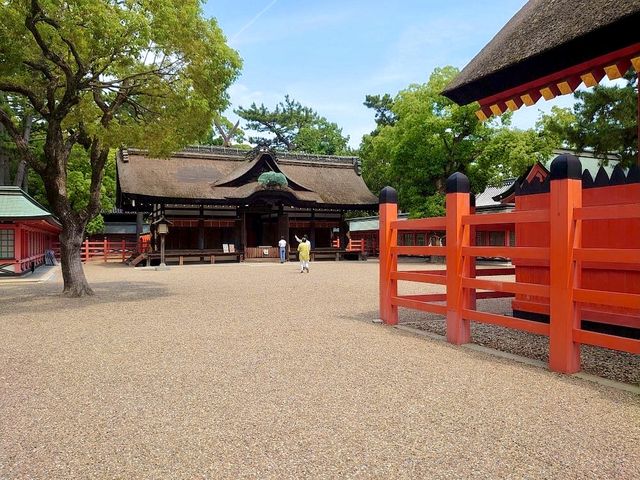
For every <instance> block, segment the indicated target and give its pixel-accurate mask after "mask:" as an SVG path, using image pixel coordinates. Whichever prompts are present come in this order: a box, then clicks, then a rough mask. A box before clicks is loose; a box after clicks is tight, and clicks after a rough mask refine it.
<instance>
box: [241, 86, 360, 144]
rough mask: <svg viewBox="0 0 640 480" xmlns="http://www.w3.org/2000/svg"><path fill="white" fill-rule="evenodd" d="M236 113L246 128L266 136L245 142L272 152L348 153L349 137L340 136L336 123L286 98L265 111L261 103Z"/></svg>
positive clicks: (242, 108) (253, 104)
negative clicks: (270, 149) (272, 150)
mask: <svg viewBox="0 0 640 480" xmlns="http://www.w3.org/2000/svg"><path fill="white" fill-rule="evenodd" d="M236 113H237V114H238V115H239V116H240V117H242V118H243V119H244V120H246V121H247V128H248V129H251V130H255V131H257V132H260V133H266V134H268V136H262V137H251V138H249V141H250V142H251V143H255V144H258V145H264V146H268V147H271V148H274V149H275V150H285V151H298V152H306V153H317V154H321V155H343V154H347V153H349V148H348V146H347V143H348V141H349V137H348V136H347V137H344V136H343V135H342V129H341V128H340V127H338V125H337V124H335V123H333V122H329V121H328V120H327V119H326V118H324V117H321V116H320V115H318V113H316V112H315V111H314V110H313V109H311V108H310V107H305V106H303V105H302V104H300V102H297V101H295V100H293V99H291V98H290V97H289V95H286V96H285V97H284V101H283V102H280V103H278V104H277V105H276V108H275V109H274V110H269V109H268V108H267V107H266V106H265V105H264V104H261V105H260V106H257V105H256V104H255V103H252V104H251V106H250V107H249V108H244V107H240V108H238V109H237V110H236Z"/></svg>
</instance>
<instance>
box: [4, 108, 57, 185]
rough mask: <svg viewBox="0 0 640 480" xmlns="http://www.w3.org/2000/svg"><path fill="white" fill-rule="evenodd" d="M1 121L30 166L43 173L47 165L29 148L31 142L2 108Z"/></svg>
mask: <svg viewBox="0 0 640 480" xmlns="http://www.w3.org/2000/svg"><path fill="white" fill-rule="evenodd" d="M0 123H2V125H3V126H4V129H5V130H6V132H7V133H8V134H9V136H10V137H11V139H12V140H13V143H14V144H15V145H16V148H17V149H18V152H19V153H20V156H21V157H22V158H23V159H24V160H26V161H27V163H28V164H29V166H30V167H31V168H33V169H34V170H35V171H36V172H37V173H39V174H41V173H43V172H44V170H45V168H46V167H45V165H44V164H43V163H42V162H40V161H39V160H38V159H37V158H36V157H35V155H33V153H32V152H31V150H30V149H29V142H28V141H27V140H26V139H25V138H24V136H23V134H22V132H21V131H20V129H18V127H17V126H16V125H15V124H14V123H13V120H11V117H10V116H9V114H7V112H5V111H4V109H2V108H0Z"/></svg>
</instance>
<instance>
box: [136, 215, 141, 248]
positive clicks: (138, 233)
mask: <svg viewBox="0 0 640 480" xmlns="http://www.w3.org/2000/svg"><path fill="white" fill-rule="evenodd" d="M142 215H143V214H142V212H138V211H136V242H139V241H140V236H141V235H142Z"/></svg>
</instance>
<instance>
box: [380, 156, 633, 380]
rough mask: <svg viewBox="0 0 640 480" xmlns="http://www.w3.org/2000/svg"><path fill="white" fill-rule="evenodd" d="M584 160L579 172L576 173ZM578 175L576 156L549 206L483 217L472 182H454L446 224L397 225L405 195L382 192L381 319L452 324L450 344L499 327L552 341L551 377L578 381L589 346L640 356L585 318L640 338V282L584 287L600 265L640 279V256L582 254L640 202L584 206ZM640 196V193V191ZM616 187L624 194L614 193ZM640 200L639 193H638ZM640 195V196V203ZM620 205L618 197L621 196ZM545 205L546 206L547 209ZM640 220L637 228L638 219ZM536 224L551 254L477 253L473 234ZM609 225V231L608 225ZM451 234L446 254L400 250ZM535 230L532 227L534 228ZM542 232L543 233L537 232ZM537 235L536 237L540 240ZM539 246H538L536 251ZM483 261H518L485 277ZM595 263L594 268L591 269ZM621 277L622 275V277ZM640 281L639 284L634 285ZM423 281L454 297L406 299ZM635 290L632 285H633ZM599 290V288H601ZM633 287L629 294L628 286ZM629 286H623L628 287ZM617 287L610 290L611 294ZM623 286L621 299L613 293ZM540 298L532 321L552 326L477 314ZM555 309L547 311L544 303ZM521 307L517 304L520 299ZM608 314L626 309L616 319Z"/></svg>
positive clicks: (566, 159)
mask: <svg viewBox="0 0 640 480" xmlns="http://www.w3.org/2000/svg"><path fill="white" fill-rule="evenodd" d="M576 162H577V165H576ZM576 171H580V172H581V171H582V170H581V166H580V163H579V161H578V160H577V159H576V158H575V157H571V156H561V157H558V158H557V159H556V160H554V163H553V164H552V167H551V172H552V174H551V182H550V191H549V192H548V193H542V194H544V195H549V197H550V198H549V202H548V203H546V205H548V208H546V209H540V208H538V209H537V210H536V209H533V210H526V209H524V210H523V211H515V212H510V213H496V214H484V215H475V212H474V211H473V208H472V207H471V198H470V193H469V182H468V179H467V178H466V177H465V176H464V175H462V174H459V173H457V174H454V175H452V176H451V177H450V178H449V180H448V181H447V199H446V216H444V217H437V218H428V219H418V220H407V221H398V220H397V194H396V193H395V190H393V189H392V188H390V187H387V188H385V189H383V191H382V192H381V194H380V206H379V208H380V231H379V239H380V285H379V287H380V317H381V318H382V320H383V321H384V322H385V323H387V324H396V323H397V322H398V307H403V308H410V309H416V310H421V311H425V312H431V313H436V314H440V315H444V316H446V330H447V340H448V341H449V342H450V343H454V344H462V343H467V342H469V341H470V339H471V331H470V322H472V321H473V322H480V323H488V324H493V325H500V326H502V327H507V328H511V329H517V330H523V331H527V332H532V333H536V334H539V335H545V336H548V337H549V339H550V342H549V344H550V347H549V366H550V368H551V369H552V370H554V371H558V372H565V373H573V372H576V371H578V370H580V345H581V344H589V345H596V346H600V347H605V348H609V349H615V350H620V351H625V352H630V353H635V354H639V353H640V339H637V338H629V336H628V335H623V334H617V333H616V334H611V333H600V332H596V331H591V330H585V329H584V328H583V325H582V319H583V313H585V312H588V313H589V315H592V317H590V321H593V320H591V318H595V319H596V320H595V321H596V323H598V322H601V323H602V324H611V325H616V324H617V325H620V326H624V327H625V328H627V327H630V328H632V329H635V331H637V332H640V288H639V287H640V283H638V282H637V281H634V282H626V281H625V280H622V281H619V282H618V283H617V284H615V285H613V286H612V285H606V284H605V285H602V289H599V288H598V287H596V288H594V287H593V286H589V287H587V286H585V285H583V282H584V278H586V276H587V275H586V273H585V272H584V270H585V269H588V268H592V266H591V265H592V264H593V265H597V267H598V268H599V269H600V270H598V271H602V268H605V267H603V266H602V265H603V264H604V265H605V266H606V268H607V272H612V274H619V273H620V272H622V273H621V274H622V275H626V274H628V275H637V274H638V270H639V267H640V248H583V246H582V245H583V243H584V242H583V236H584V235H583V228H582V227H583V223H584V222H586V221H591V222H597V221H608V220H611V219H618V220H619V219H638V218H640V204H639V203H628V204H618V205H596V206H583V205H582V182H581V179H580V177H579V176H576V175H575V172H576ZM638 187H639V188H638V194H640V185H638ZM612 188H615V187H612ZM634 192H635V190H634ZM636 195H637V194H636V193H634V194H633V196H634V198H635V199H636V201H637V198H638V197H637V196H636ZM617 201H618V202H619V201H620V200H619V197H618V200H617ZM542 203H543V204H544V202H542ZM634 221H635V220H634ZM525 224H535V225H534V227H533V228H535V229H539V230H536V231H539V232H542V231H544V232H547V234H548V238H549V239H550V241H549V242H548V245H549V246H548V247H547V246H544V242H541V241H540V239H539V238H535V239H534V242H533V244H528V245H527V244H526V243H525V244H523V243H522V242H519V240H518V235H517V234H516V246H504V247H502V246H500V247H478V246H474V245H473V242H474V241H475V234H474V229H475V228H476V226H479V225H511V226H515V228H516V229H517V228H521V227H519V226H523V225H525ZM607 225H608V224H607ZM434 228H441V229H443V230H444V231H445V232H446V238H447V242H446V246H444V247H430V246H411V247H408V246H398V232H401V231H404V230H424V231H425V232H426V231H428V230H432V229H434ZM528 228H531V227H528ZM534 233H535V232H534ZM533 236H534V237H535V236H536V235H533ZM536 242H537V243H536ZM398 255H425V256H426V255H440V256H444V257H445V259H446V271H443V272H441V273H440V274H436V273H435V272H432V271H398ZM476 257H505V258H510V259H516V260H517V261H515V262H514V265H515V267H509V268H498V269H495V268H494V269H486V270H476V265H475V259H476ZM589 262H591V263H589ZM522 265H524V267H526V268H538V269H546V270H547V271H548V272H549V277H548V280H547V281H545V280H544V279H540V278H538V279H537V280H534V281H532V280H529V281H523V280H522V278H531V277H530V276H524V277H523V276H522V275H520V277H522V278H519V275H518V272H519V270H518V269H519V268H523V267H521V266H522ZM616 272H618V273H616ZM514 274H515V281H499V280H493V279H491V280H490V279H481V278H477V277H482V276H489V275H490V276H494V275H514ZM629 278H636V277H629ZM399 281H405V282H420V283H430V284H436V285H444V286H445V287H446V293H444V294H430V295H399V294H398V282H399ZM625 282H626V283H625ZM592 283H593V282H592ZM630 283H632V284H633V285H635V287H634V286H633V285H632V286H631V287H630V288H631V289H630V290H629V287H628V285H629V284H630ZM620 285H622V287H621V286H620ZM605 288H608V289H609V290H611V291H609V290H604V289H605ZM616 288H620V291H614V290H615V289H616ZM518 296H523V297H525V298H526V299H531V298H534V299H535V298H539V299H540V300H539V301H537V303H536V301H533V302H531V309H530V310H528V311H531V312H532V313H537V312H540V313H541V314H547V315H548V318H549V323H544V322H542V321H533V320H530V319H524V318H516V317H512V316H507V315H500V314H497V313H489V312H484V311H478V310H477V309H476V302H477V300H478V299H483V298H499V297H518ZM545 301H546V302H547V303H546V304H545V303H544V302H545ZM514 304H515V300H514ZM607 308H615V309H618V310H615V311H608V310H607Z"/></svg>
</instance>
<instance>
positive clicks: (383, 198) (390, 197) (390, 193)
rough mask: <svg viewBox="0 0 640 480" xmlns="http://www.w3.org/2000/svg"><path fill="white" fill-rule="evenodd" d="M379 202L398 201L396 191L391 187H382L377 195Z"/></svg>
mask: <svg viewBox="0 0 640 480" xmlns="http://www.w3.org/2000/svg"><path fill="white" fill-rule="evenodd" d="M378 202H379V203H398V192H396V189H395V188H393V187H384V188H383V189H382V191H381V192H380V196H379V197H378Z"/></svg>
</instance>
